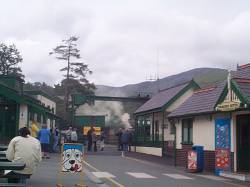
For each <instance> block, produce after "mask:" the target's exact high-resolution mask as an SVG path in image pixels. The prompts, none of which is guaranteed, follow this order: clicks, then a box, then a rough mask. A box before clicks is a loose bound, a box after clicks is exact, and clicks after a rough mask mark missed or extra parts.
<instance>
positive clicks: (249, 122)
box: [236, 115, 250, 172]
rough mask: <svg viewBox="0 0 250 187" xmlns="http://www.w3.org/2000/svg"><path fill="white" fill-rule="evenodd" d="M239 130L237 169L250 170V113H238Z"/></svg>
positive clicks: (237, 127)
mask: <svg viewBox="0 0 250 187" xmlns="http://www.w3.org/2000/svg"><path fill="white" fill-rule="evenodd" d="M236 132H237V171H240V172H249V171H250V159H249V158H250V115H238V116H237V118H236Z"/></svg>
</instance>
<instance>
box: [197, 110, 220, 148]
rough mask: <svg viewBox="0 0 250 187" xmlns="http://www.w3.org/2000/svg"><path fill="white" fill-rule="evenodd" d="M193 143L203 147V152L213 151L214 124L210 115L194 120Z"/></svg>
mask: <svg viewBox="0 0 250 187" xmlns="http://www.w3.org/2000/svg"><path fill="white" fill-rule="evenodd" d="M193 143H194V144H193V145H201V146H204V150H210V151H212V150H214V149H215V122H214V118H213V116H212V115H204V116H198V117H195V118H194V122H193Z"/></svg>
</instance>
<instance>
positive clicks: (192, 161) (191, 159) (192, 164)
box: [188, 151, 197, 170]
mask: <svg viewBox="0 0 250 187" xmlns="http://www.w3.org/2000/svg"><path fill="white" fill-rule="evenodd" d="M188 169H189V170H197V152H196V151H188Z"/></svg>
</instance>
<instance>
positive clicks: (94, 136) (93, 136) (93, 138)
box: [92, 131, 97, 152]
mask: <svg viewBox="0 0 250 187" xmlns="http://www.w3.org/2000/svg"><path fill="white" fill-rule="evenodd" d="M92 142H93V144H94V152H97V144H96V143H97V136H96V133H95V131H93V132H92Z"/></svg>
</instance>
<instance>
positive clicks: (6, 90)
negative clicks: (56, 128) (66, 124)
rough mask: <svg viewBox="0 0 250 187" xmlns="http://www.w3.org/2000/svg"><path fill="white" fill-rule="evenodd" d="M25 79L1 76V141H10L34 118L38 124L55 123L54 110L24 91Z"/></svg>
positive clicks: (49, 124) (50, 124)
mask: <svg viewBox="0 0 250 187" xmlns="http://www.w3.org/2000/svg"><path fill="white" fill-rule="evenodd" d="M23 84H24V81H23V80H22V79H20V78H17V77H14V76H0V142H2V143H4V142H8V141H9V140H10V139H11V138H13V137H14V136H16V135H17V132H18V129H19V128H21V127H25V126H26V127H29V125H30V124H31V121H32V120H35V121H37V122H38V125H41V124H47V125H48V126H49V127H51V126H52V125H53V124H54V120H55V118H56V116H55V108H56V107H55V105H54V107H55V108H54V111H52V108H49V107H48V106H46V105H43V104H42V101H41V100H38V99H36V98H35V97H34V96H31V95H28V94H27V93H25V92H24V91H23Z"/></svg>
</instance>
